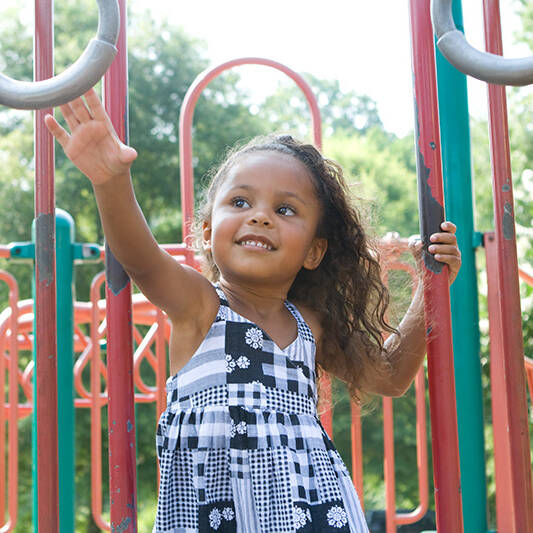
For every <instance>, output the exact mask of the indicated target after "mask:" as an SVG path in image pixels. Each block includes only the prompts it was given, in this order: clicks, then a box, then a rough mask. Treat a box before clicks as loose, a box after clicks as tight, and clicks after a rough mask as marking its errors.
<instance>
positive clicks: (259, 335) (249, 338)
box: [245, 328, 263, 350]
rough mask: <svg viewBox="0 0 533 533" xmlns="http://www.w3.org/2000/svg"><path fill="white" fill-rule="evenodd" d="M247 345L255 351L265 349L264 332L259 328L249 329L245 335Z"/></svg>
mask: <svg viewBox="0 0 533 533" xmlns="http://www.w3.org/2000/svg"><path fill="white" fill-rule="evenodd" d="M245 341H246V344H249V345H250V346H251V347H252V348H253V349H254V350H259V349H262V348H263V332H262V331H261V330H260V329H259V328H248V329H247V330H246V334H245Z"/></svg>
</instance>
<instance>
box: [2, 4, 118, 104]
mask: <svg viewBox="0 0 533 533" xmlns="http://www.w3.org/2000/svg"><path fill="white" fill-rule="evenodd" d="M97 2H98V32H97V35H96V37H95V38H94V39H92V40H91V42H90V43H89V44H88V45H87V48H86V49H85V50H84V52H83V53H82V55H81V56H80V57H79V58H78V60H77V61H76V62H75V63H73V64H72V65H71V66H70V67H68V68H67V69H66V70H65V71H64V72H62V73H61V74H59V75H57V76H55V77H53V78H49V79H47V80H42V81H36V82H30V81H18V80H14V79H13V78H10V77H8V76H5V75H4V74H1V73H0V105H5V106H7V107H12V108H15V109H45V108H47V107H55V106H58V105H62V104H66V103H67V102H70V101H71V100H73V99H74V98H77V97H78V96H81V95H82V94H84V93H85V92H87V91H88V90H89V89H90V88H91V87H93V86H94V85H95V84H96V83H97V82H98V80H100V78H101V77H102V76H103V75H104V73H105V71H106V70H107V69H108V68H109V66H110V65H111V63H112V62H113V59H114V58H115V55H116V53H117V49H116V47H115V44H116V42H117V38H118V32H119V28H120V15H119V9H118V1H117V0H97Z"/></svg>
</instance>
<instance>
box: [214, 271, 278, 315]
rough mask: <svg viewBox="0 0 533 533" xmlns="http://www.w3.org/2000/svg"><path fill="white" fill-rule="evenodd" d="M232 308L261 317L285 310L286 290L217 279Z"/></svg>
mask: <svg viewBox="0 0 533 533" xmlns="http://www.w3.org/2000/svg"><path fill="white" fill-rule="evenodd" d="M218 283H219V285H220V288H221V289H222V291H223V292H224V295H225V296H226V298H227V300H228V303H229V305H230V307H231V308H232V309H234V310H235V311H237V312H238V313H240V314H242V315H244V316H247V317H252V316H253V317H263V318H267V317H269V316H272V315H275V314H278V313H279V312H280V311H282V312H286V309H285V300H286V299H287V290H285V289H283V288H280V287H272V286H253V287H252V286H249V285H246V284H245V283H239V282H235V281H232V280H231V281H230V280H227V279H225V278H224V277H223V276H221V277H220V279H219V281H218Z"/></svg>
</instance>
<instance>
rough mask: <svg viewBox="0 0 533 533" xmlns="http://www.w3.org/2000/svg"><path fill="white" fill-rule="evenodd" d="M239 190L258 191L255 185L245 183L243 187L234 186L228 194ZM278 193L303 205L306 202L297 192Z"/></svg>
mask: <svg viewBox="0 0 533 533" xmlns="http://www.w3.org/2000/svg"><path fill="white" fill-rule="evenodd" d="M239 189H244V190H247V191H251V192H255V191H256V190H257V188H256V187H254V186H253V185H248V184H246V183H243V184H241V185H234V186H233V187H232V188H231V189H229V191H228V193H231V192H233V191H236V190H239ZM277 192H278V194H279V195H280V196H283V197H287V196H288V197H290V198H294V199H296V200H298V201H299V202H301V203H302V204H304V203H305V202H304V200H303V199H302V198H301V197H300V196H299V195H298V194H296V193H295V192H292V191H277Z"/></svg>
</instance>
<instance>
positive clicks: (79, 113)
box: [70, 98, 92, 123]
mask: <svg viewBox="0 0 533 533" xmlns="http://www.w3.org/2000/svg"><path fill="white" fill-rule="evenodd" d="M70 109H72V112H73V113H74V116H75V117H76V118H77V119H78V122H80V123H81V122H88V121H89V120H91V119H92V116H91V114H90V113H89V110H88V109H87V106H86V105H85V103H84V102H83V100H82V99H81V98H76V100H72V102H70Z"/></svg>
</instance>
